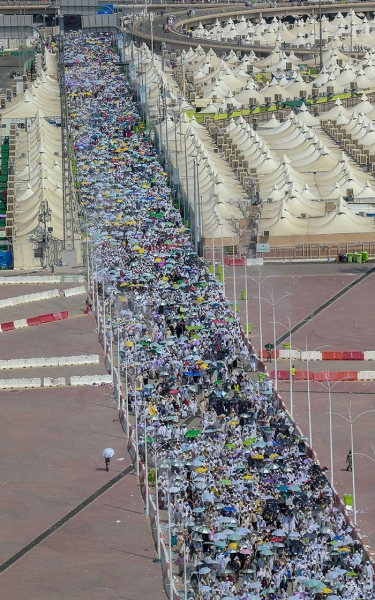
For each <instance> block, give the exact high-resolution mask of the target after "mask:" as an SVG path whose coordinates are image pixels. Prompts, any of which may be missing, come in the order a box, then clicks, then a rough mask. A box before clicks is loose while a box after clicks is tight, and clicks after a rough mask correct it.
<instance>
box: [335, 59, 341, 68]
mask: <svg viewBox="0 0 375 600" xmlns="http://www.w3.org/2000/svg"><path fill="white" fill-rule="evenodd" d="M336 62H337V66H339V67H342V58H338V59H337V61H336Z"/></svg>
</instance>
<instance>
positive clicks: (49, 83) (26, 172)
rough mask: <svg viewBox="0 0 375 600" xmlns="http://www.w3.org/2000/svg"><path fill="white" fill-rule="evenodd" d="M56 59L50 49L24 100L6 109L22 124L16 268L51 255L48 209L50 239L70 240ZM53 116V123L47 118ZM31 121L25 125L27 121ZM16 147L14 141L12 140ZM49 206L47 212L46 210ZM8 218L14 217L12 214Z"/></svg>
mask: <svg viewBox="0 0 375 600" xmlns="http://www.w3.org/2000/svg"><path fill="white" fill-rule="evenodd" d="M56 76H57V64H56V55H55V54H52V53H51V52H49V51H47V50H46V51H45V70H41V71H40V72H39V74H38V75H37V78H36V80H35V81H34V82H33V84H32V85H31V86H30V88H29V89H27V90H26V91H25V92H24V93H23V95H22V97H21V98H16V101H15V102H13V103H12V104H11V105H10V106H9V107H7V108H6V109H5V110H3V111H2V113H1V115H2V122H3V123H8V124H9V123H11V122H16V123H18V124H20V125H21V124H22V127H17V134H16V138H15V140H14V141H15V147H16V158H15V203H14V212H13V232H14V233H13V255H14V266H15V268H31V267H37V266H40V265H41V258H42V257H41V256H40V254H38V252H36V249H38V248H40V247H41V246H43V248H44V252H45V235H46V231H45V226H44V222H43V218H42V217H41V212H46V210H47V209H48V213H49V214H48V222H47V223H46V227H49V228H52V230H51V231H50V232H49V237H50V238H51V240H52V239H53V240H54V242H55V243H57V244H59V243H60V245H61V243H62V241H63V240H64V222H63V181H62V179H63V176H62V158H61V156H62V143H61V128H60V127H56V126H55V125H54V124H52V123H50V122H49V120H53V119H52V118H56V117H59V116H60V114H61V108H60V90H59V85H58V82H57V80H56ZM46 117H49V120H47V119H46ZM26 118H27V119H28V121H27V126H26V127H25V126H24V124H25V119H26ZM10 143H11V144H12V143H13V140H12V139H11V140H10ZM42 207H44V208H42ZM7 217H8V214H7Z"/></svg>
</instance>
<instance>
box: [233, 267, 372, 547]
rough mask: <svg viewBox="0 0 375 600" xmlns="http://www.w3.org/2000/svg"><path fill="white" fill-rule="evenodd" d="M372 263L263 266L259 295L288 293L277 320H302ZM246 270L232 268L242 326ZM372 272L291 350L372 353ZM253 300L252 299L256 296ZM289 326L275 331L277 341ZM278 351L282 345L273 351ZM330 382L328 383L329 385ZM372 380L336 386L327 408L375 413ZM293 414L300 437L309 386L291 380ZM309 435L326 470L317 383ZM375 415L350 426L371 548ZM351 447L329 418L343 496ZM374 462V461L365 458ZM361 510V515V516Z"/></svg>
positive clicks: (252, 313) (252, 316)
mask: <svg viewBox="0 0 375 600" xmlns="http://www.w3.org/2000/svg"><path fill="white" fill-rule="evenodd" d="M368 268H371V265H357V264H352V265H350V264H336V263H333V264H332V263H331V264H327V263H326V264H309V265H304V264H285V265H264V266H263V267H262V268H261V278H262V279H264V278H265V277H268V279H266V280H265V282H264V283H263V284H261V296H262V297H263V298H265V299H266V300H271V293H272V289H273V292H274V299H275V301H278V300H279V298H281V297H282V296H284V295H285V294H287V293H288V292H292V293H293V295H292V296H290V297H287V298H284V299H282V300H280V301H279V302H278V304H277V307H276V321H279V322H280V323H283V325H287V324H288V323H287V315H288V313H289V312H290V313H291V316H292V324H293V325H295V324H296V323H297V322H299V321H301V320H302V319H303V318H305V317H306V316H307V315H308V314H309V313H311V312H312V311H313V310H314V309H316V308H317V307H318V306H319V305H320V304H322V303H323V302H325V301H326V300H328V299H329V298H330V297H332V296H333V295H334V294H335V293H336V292H338V291H339V290H340V289H342V288H343V287H345V286H346V285H348V284H350V283H351V282H352V281H354V280H355V279H356V278H357V277H359V276H360V275H361V274H363V273H364V272H365V271H366V270H367V269H368ZM225 275H226V277H225V279H226V293H227V296H228V298H229V299H231V300H233V298H234V285H233V282H234V278H233V268H227V269H226V270H225ZM247 275H250V276H252V277H254V278H256V279H257V278H258V275H259V272H258V269H255V268H252V269H251V268H248V269H247ZM244 282H245V278H244V268H243V267H236V290H237V293H236V298H237V301H238V309H239V314H240V318H241V321H242V323H243V324H244V325H245V301H243V300H240V299H239V298H240V297H241V294H240V290H241V289H244V287H245V286H244ZM374 284H375V275H370V276H369V277H368V278H367V279H365V280H364V281H363V282H361V283H360V284H359V285H357V286H355V287H354V288H353V289H352V290H350V291H349V292H347V293H346V294H344V295H343V296H342V297H341V298H339V299H338V300H337V301H335V302H334V303H333V304H331V305H330V306H329V307H328V308H326V309H325V310H324V311H322V312H321V313H320V314H319V315H317V316H315V317H314V318H313V319H312V320H311V321H310V322H309V323H308V324H307V325H305V326H303V327H302V328H301V329H300V330H299V331H298V332H296V333H295V334H294V335H293V338H292V345H293V346H294V347H297V348H299V349H300V350H304V349H305V344H306V337H307V339H308V347H309V350H313V349H315V348H317V347H318V346H323V345H324V346H326V347H325V348H322V350H323V349H324V350H372V349H375V341H374V336H373V331H374V326H375V313H374V310H373V302H372V297H373V290H374ZM254 296H255V298H254ZM257 296H258V285H257V284H255V283H254V282H253V281H252V280H250V279H248V298H249V300H248V312H249V322H250V323H252V332H251V339H252V340H253V343H254V344H255V345H256V346H258V345H259V319H258V298H257ZM262 318H263V323H262V330H263V343H267V342H272V341H273V325H272V324H271V322H272V320H273V319H272V307H271V306H270V305H269V304H268V303H267V302H266V301H264V300H263V301H262ZM286 331H287V329H286V328H285V327H283V326H282V325H279V324H278V325H277V326H276V337H279V336H281V335H282V334H283V333H285V332H286ZM279 348H281V349H282V346H279ZM293 364H294V366H295V367H296V369H297V370H299V369H302V370H305V369H306V363H304V362H301V361H293ZM309 366H310V369H311V371H314V372H316V371H322V372H323V371H328V370H331V371H360V370H361V371H362V370H375V363H374V362H373V361H310V365H309ZM267 367H268V370H269V371H272V370H273V369H274V363H273V362H272V363H271V364H270V363H268V364H267ZM277 367H278V369H285V370H289V361H288V360H280V359H279V360H278V361H277ZM332 385H334V384H332ZM278 389H279V391H280V393H281V396H282V398H283V400H284V401H285V403H286V406H287V408H288V409H289V408H290V393H289V382H287V381H281V382H279V385H278ZM374 394H375V382H341V383H338V384H337V385H335V387H334V388H333V390H332V411H333V412H337V413H340V414H342V415H344V416H346V417H348V407H349V405H350V402H352V410H353V418H354V417H355V416H357V415H359V414H361V413H362V412H364V411H372V410H375V403H374V397H375V396H374ZM293 406H294V417H295V419H296V421H297V422H298V423H299V425H300V427H301V429H302V431H303V432H304V434H305V435H307V434H308V431H309V429H308V409H307V383H306V382H297V381H296V382H295V383H294V386H293ZM311 407H312V432H313V447H314V449H315V451H316V452H317V455H318V458H319V459H320V461H321V463H322V464H324V465H327V466H328V467H330V458H329V457H330V454H329V417H328V415H327V412H328V392H327V390H326V389H325V388H323V386H322V385H320V384H318V383H314V382H311ZM374 428H375V412H370V413H367V414H365V415H363V416H361V417H360V418H358V420H357V421H356V423H355V425H354V436H355V437H354V451H355V452H356V453H357V452H358V453H362V454H366V455H368V457H364V456H359V455H358V456H355V467H356V477H355V485H356V492H357V510H359V513H358V515H357V517H358V524H359V526H360V529H361V532H362V535H363V537H364V538H365V540H367V541H368V543H369V545H371V548H373V549H375V527H374V523H375V508H374V502H373V498H374V485H373V482H374V477H375V454H374V452H373V450H372V444H373V443H374V435H373V432H374ZM349 448H350V425H349V423H348V422H347V421H345V420H344V419H343V418H340V417H339V416H336V415H333V456H334V484H335V487H336V489H337V491H338V492H339V493H340V494H341V495H342V494H345V493H351V492H352V478H351V474H350V473H348V472H346V471H345V468H346V464H345V458H346V455H347V452H348V450H349ZM371 459H373V461H374V462H373V461H372V460H371ZM362 511H363V512H362Z"/></svg>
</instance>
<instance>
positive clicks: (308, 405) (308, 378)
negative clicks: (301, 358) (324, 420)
mask: <svg viewBox="0 0 375 600" xmlns="http://www.w3.org/2000/svg"><path fill="white" fill-rule="evenodd" d="M327 346H328V345H327V344H325V345H324V346H318V347H317V348H314V350H311V352H315V351H316V350H319V349H320V348H327ZM306 372H307V410H308V417H309V446H310V448H311V449H312V443H313V442H312V423H311V395H310V371H309V351H308V349H307V338H306Z"/></svg>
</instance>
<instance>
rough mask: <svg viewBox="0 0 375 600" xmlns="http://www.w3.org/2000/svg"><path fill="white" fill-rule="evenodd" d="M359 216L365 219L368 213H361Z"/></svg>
mask: <svg viewBox="0 0 375 600" xmlns="http://www.w3.org/2000/svg"><path fill="white" fill-rule="evenodd" d="M358 216H359V217H365V216H366V213H365V212H359V213H358Z"/></svg>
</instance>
